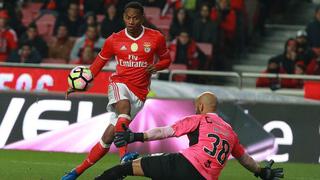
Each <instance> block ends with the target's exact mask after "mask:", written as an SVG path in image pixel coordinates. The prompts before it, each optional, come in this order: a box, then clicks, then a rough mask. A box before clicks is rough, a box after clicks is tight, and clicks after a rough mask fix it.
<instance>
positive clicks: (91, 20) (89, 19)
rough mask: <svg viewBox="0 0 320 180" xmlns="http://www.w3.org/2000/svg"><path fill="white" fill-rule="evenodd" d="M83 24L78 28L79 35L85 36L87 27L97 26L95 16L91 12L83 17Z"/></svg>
mask: <svg viewBox="0 0 320 180" xmlns="http://www.w3.org/2000/svg"><path fill="white" fill-rule="evenodd" d="M84 20H85V21H84V23H83V24H82V25H81V26H80V30H79V31H80V34H82V35H83V34H85V33H86V30H87V27H88V26H97V16H96V14H95V13H94V12H93V11H89V12H87V13H86V14H85V15H84Z"/></svg>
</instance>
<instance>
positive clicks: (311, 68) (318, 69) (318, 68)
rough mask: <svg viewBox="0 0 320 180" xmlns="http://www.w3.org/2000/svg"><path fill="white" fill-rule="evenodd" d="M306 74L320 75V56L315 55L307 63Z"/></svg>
mask: <svg viewBox="0 0 320 180" xmlns="http://www.w3.org/2000/svg"><path fill="white" fill-rule="evenodd" d="M306 74H309V75H320V56H315V57H313V58H312V59H311V61H310V62H309V64H308V65H307V68H306Z"/></svg>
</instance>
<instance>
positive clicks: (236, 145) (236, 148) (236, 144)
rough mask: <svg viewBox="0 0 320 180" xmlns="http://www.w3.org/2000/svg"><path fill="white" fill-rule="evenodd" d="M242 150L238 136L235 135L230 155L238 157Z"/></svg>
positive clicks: (242, 152)
mask: <svg viewBox="0 0 320 180" xmlns="http://www.w3.org/2000/svg"><path fill="white" fill-rule="evenodd" d="M244 152H245V150H244V147H243V146H242V145H241V144H240V142H239V138H238V136H237V135H235V142H234V146H233V149H232V152H231V154H232V156H233V157H235V158H240V157H241V156H242V155H243V154H244Z"/></svg>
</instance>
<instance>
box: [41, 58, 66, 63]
mask: <svg viewBox="0 0 320 180" xmlns="http://www.w3.org/2000/svg"><path fill="white" fill-rule="evenodd" d="M42 63H43V64H68V62H67V60H65V59H54V58H45V59H42Z"/></svg>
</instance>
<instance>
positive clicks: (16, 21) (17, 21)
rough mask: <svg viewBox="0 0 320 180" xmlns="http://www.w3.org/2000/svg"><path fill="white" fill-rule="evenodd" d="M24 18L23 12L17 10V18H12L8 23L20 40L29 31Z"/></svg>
mask: <svg viewBox="0 0 320 180" xmlns="http://www.w3.org/2000/svg"><path fill="white" fill-rule="evenodd" d="M22 18H23V17H22V11H21V10H20V9H17V10H16V18H10V20H9V22H8V25H9V26H10V27H11V28H13V29H14V31H15V32H16V33H17V36H18V38H20V37H21V36H22V34H24V33H25V32H26V30H27V28H26V26H24V25H23V23H22Z"/></svg>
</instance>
